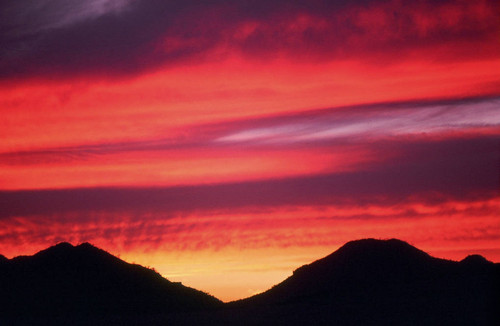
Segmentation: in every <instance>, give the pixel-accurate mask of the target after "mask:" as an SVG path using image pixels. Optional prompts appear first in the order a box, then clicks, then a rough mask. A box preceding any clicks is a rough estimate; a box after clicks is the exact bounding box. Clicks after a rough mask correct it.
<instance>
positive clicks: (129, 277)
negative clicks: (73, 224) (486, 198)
mask: <svg viewBox="0 0 500 326" xmlns="http://www.w3.org/2000/svg"><path fill="white" fill-rule="evenodd" d="M499 304H500V264H498V263H492V262H489V261H487V260H486V259H485V258H483V257H481V256H479V255H471V256H468V257H466V258H465V259H463V260H462V261H460V262H456V261H449V260H444V259H438V258H434V257H431V256H430V255H428V254H427V253H425V252H423V251H421V250H419V249H417V248H415V247H413V246H411V245H409V244H408V243H406V242H403V241H401V240H396V239H391V240H375V239H364V240H357V241H352V242H348V243H347V244H345V245H344V246H342V247H341V248H340V249H338V250H337V251H335V252H334V253H332V254H330V255H328V256H327V257H325V258H322V259H320V260H317V261H315V262H313V263H311V264H308V265H305V266H302V267H300V268H298V269H297V270H295V271H294V272H293V275H291V276H290V277H289V278H287V279H286V280H284V281H283V282H281V283H280V284H277V285H275V286H274V287H273V288H271V289H269V290H268V291H266V292H264V293H261V294H258V295H255V296H253V297H250V298H247V299H243V300H238V301H235V302H230V303H226V304H223V303H222V302H221V301H219V300H218V299H216V298H214V297H212V296H210V295H208V294H205V293H203V292H200V291H197V290H195V289H191V288H188V287H185V286H183V285H182V284H180V283H175V282H170V281H168V280H166V279H164V278H163V277H161V275H159V274H158V273H156V272H155V271H154V270H151V269H147V268H144V267H142V266H139V265H135V264H129V263H126V262H124V261H122V260H120V259H119V258H116V257H114V256H112V255H111V254H109V253H107V252H105V251H103V250H101V249H98V248H96V247H94V246H92V245H90V244H88V243H84V244H81V245H78V246H73V245H71V244H69V243H60V244H58V245H56V246H54V247H51V248H48V249H46V250H43V251H40V252H39V253H37V254H35V255H33V256H21V257H16V258H13V259H10V260H9V259H7V258H5V257H3V256H0V324H1V325H3V324H6V325H44V324H45V325H70V324H71V325H75V324H80V325H107V326H109V325H499V324H500V323H499V321H500V318H499V317H500V312H499V311H498V310H499V309H498V307H500V305H499Z"/></svg>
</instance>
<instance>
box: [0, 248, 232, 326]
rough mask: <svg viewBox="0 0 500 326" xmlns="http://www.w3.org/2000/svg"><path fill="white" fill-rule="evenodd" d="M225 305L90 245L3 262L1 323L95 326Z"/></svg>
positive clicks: (59, 249)
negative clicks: (101, 322) (105, 321)
mask: <svg viewBox="0 0 500 326" xmlns="http://www.w3.org/2000/svg"><path fill="white" fill-rule="evenodd" d="M220 305H222V302H221V301H219V300H218V299H216V298H214V297H212V296H210V295H208V294H205V293H203V292H201V291H197V290H194V289H192V288H188V287H185V286H183V285H182V284H180V283H174V282H170V281H168V280H166V279H164V278H163V277H162V276H161V275H160V274H158V273H156V272H155V271H153V270H151V269H147V268H144V267H142V266H139V265H135V264H129V263H126V262H124V261H122V260H120V259H118V258H116V257H114V256H112V255H111V254H109V253H107V252H105V251H104V250H101V249H98V248H96V247H94V246H92V245H90V244H88V243H83V244H81V245H78V246H72V245H71V244H69V243H60V244H58V245H56V246H53V247H51V248H48V249H46V250H43V251H40V252H39V253H37V254H35V255H33V256H20V257H16V258H13V259H11V260H5V261H2V260H0V321H1V320H11V321H12V322H13V323H14V322H18V323H21V324H22V323H23V321H24V322H25V323H26V324H29V323H30V322H34V321H36V322H34V324H37V325H38V324H39V322H40V321H45V322H46V323H47V324H66V321H68V318H70V320H71V323H73V321H79V322H80V323H81V324H94V322H91V319H97V320H100V319H102V318H104V317H106V318H110V316H113V318H118V319H130V318H134V316H144V315H150V316H152V315H156V314H173V313H175V314H178V313H183V312H191V311H198V310H203V309H210V308H214V307H217V306H220ZM58 319H59V321H60V322H58V323H57V322H56V321H57V320H58ZM0 324H2V323H1V322H0Z"/></svg>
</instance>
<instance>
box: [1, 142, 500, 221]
mask: <svg viewBox="0 0 500 326" xmlns="http://www.w3.org/2000/svg"><path fill="white" fill-rule="evenodd" d="M374 145H375V146H378V147H379V148H380V151H381V152H387V153H393V155H392V159H390V160H388V161H384V162H380V163H379V164H377V165H373V164H372V165H369V166H366V167H365V168H364V169H362V170H360V171H355V172H346V173H335V174H326V175H316V176H305V177H293V178H286V179H276V180H264V181H250V182H241V183H229V184H216V185H198V186H178V187H167V188H160V187H156V188H85V189H63V190H33V191H2V192H0V207H2V210H1V211H0V217H3V218H6V217H12V216H29V215H49V216H50V215H51V214H57V215H61V214H63V215H64V214H65V213H69V212H95V211H118V212H128V213H133V212H134V211H142V212H144V211H155V212H157V211H162V212H164V213H165V214H166V215H168V214H169V212H181V211H185V212H190V211H196V210H232V209H238V208H241V207H270V206H280V205H292V206H293V205H299V206H302V205H305V206H308V205H360V206H362V205H371V204H381V205H393V204H397V203H402V202H411V201H417V202H419V201H425V202H427V203H434V204H435V203H439V202H443V201H447V200H479V199H490V198H495V197H497V196H498V195H499V191H500V169H499V166H500V138H499V137H498V136H485V137H477V138H472V139H467V138H463V139H453V140H445V141H431V142H428V141H381V142H379V143H376V144H374Z"/></svg>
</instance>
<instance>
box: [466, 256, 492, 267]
mask: <svg viewBox="0 0 500 326" xmlns="http://www.w3.org/2000/svg"><path fill="white" fill-rule="evenodd" d="M460 263H461V264H467V265H485V264H493V263H492V262H490V261H489V260H487V259H486V258H484V257H483V256H481V255H469V256H467V257H465V258H464V259H462V260H461V261H460Z"/></svg>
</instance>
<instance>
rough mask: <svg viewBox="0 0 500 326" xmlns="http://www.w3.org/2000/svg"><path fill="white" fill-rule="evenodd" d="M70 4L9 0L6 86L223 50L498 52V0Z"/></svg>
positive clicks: (302, 55)
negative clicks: (20, 79)
mask: <svg viewBox="0 0 500 326" xmlns="http://www.w3.org/2000/svg"><path fill="white" fill-rule="evenodd" d="M70 3H71V4H73V5H74V6H73V5H68V4H67V3H66V2H64V1H60V0H51V1H49V0H43V1H42V0H40V1H38V2H35V1H14V0H2V1H0V13H1V14H0V44H1V50H0V59H1V60H0V62H1V64H0V77H1V78H8V77H23V76H27V75H28V76H40V75H41V76H51V77H54V76H59V77H61V76H62V77H63V76H73V75H78V74H91V75H101V76H117V75H123V74H134V73H138V72H143V71H148V70H151V69H155V68H157V67H160V66H165V65H169V64H175V63H180V62H183V63H186V62H192V61H199V60H204V59H206V56H207V55H208V54H210V51H212V50H214V49H217V50H218V52H217V53H218V55H219V56H220V55H224V53H227V52H234V51H236V52H239V53H242V54H243V55H245V56H252V57H257V58H264V59H268V58H272V57H275V56H277V55H281V54H284V55H286V56H289V57H293V58H294V59H297V60H330V59H335V58H346V57H348V58H353V57H358V58H359V57H362V58H364V60H385V61H386V62H389V61H392V60H394V59H395V58H396V57H399V58H402V57H404V54H405V53H407V54H409V53H412V51H413V50H426V49H427V50H429V49H438V50H437V51H434V54H433V56H436V57H439V56H443V57H444V58H446V59H447V60H450V59H452V58H460V59H461V58H466V57H478V56H479V57H495V56H497V55H498V50H499V46H498V42H497V33H498V31H499V26H498V21H499V19H500V17H499V15H500V14H499V13H500V4H499V3H498V2H497V1H494V0H485V1H477V2H476V1H474V2H471V1H451V0H450V1H430V0H420V1H412V2H410V3H402V2H400V1H375V0H374V1H367V0H365V1H362V0H358V1H327V0H314V1H310V0H303V1H302V0H301V1H292V2H291V1H281V0H271V1H270V0H266V1H262V0H253V1H252V0H246V1H223V0H220V1H217V0H214V1H209V2H205V1H194V0H193V1H192V0H186V1H160V0H142V1H127V0H121V1H120V0H115V1H104V0H93V1H85V2H81V1H80V2H78V1H76V2H75V1H71V2H70ZM75 8H76V9H75ZM395 52H397V53H395ZM395 54H398V56H395ZM427 54H429V53H427ZM389 58H390V59H389Z"/></svg>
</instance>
